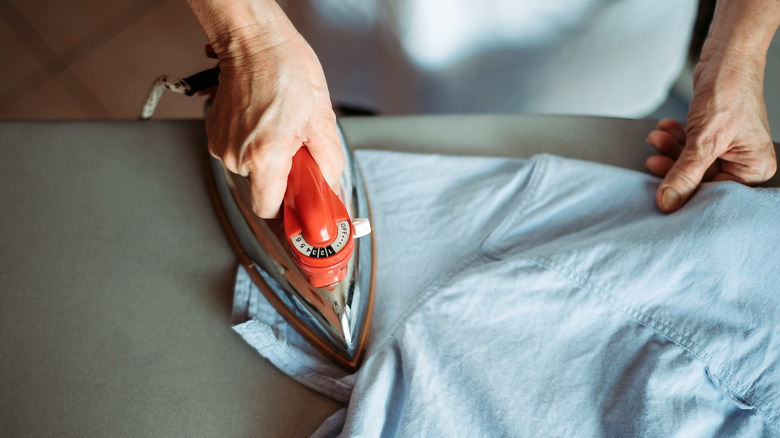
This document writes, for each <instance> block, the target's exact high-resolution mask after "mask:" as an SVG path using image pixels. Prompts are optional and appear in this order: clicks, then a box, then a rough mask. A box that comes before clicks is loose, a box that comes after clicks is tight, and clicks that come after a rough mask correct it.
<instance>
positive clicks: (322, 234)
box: [284, 146, 349, 246]
mask: <svg viewBox="0 0 780 438" xmlns="http://www.w3.org/2000/svg"><path fill="white" fill-rule="evenodd" d="M334 198H335V201H336V202H338V203H339V204H341V200H339V199H338V197H337V196H336V194H335V193H333V190H332V189H331V188H330V186H329V185H328V183H327V181H325V177H323V176H322V172H321V171H320V167H319V166H318V165H317V162H316V161H314V158H313V157H312V156H311V153H309V149H308V148H306V146H302V147H301V148H300V149H299V150H298V152H297V153H296V154H295V156H294V157H293V160H292V168H291V169H290V175H289V176H288V177H287V192H286V193H285V195H284V204H285V215H287V214H289V213H292V214H294V215H295V216H296V219H297V222H298V224H299V225H300V227H301V231H302V233H303V237H304V239H306V241H307V242H308V243H309V244H311V245H314V246H326V245H329V244H331V243H332V242H333V240H334V239H335V238H336V234H337V229H336V222H337V221H338V220H339V219H342V220H343V219H349V216H347V217H346V218H340V217H337V216H341V214H338V213H340V212H337V211H336V210H337V206H336V205H334ZM343 208H344V207H343V206H342V209H343ZM344 213H346V211H344ZM289 231H292V230H288V232H289Z"/></svg>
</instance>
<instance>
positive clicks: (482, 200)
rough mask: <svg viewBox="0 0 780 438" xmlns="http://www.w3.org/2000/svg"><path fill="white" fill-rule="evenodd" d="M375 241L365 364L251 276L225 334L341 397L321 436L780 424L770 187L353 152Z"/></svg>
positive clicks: (647, 431)
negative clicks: (296, 322) (306, 325)
mask: <svg viewBox="0 0 780 438" xmlns="http://www.w3.org/2000/svg"><path fill="white" fill-rule="evenodd" d="M358 158H359V162H360V164H361V167H362V169H363V174H364V175H365V178H366V184H367V187H368V192H369V195H370V196H371V206H372V210H373V215H374V217H373V225H374V227H373V228H374V231H373V232H374V233H376V239H377V242H378V244H377V261H378V263H379V265H378V269H377V288H376V303H375V313H374V320H373V325H372V331H371V336H370V339H369V346H368V351H367V355H366V358H365V361H364V363H363V365H362V367H361V368H360V369H359V370H358V371H357V372H356V373H354V374H346V373H345V372H344V371H341V370H340V369H339V368H338V367H336V366H335V365H333V364H331V363H329V362H328V361H327V360H326V359H324V358H323V357H322V356H320V355H319V353H317V352H316V351H314V350H313V348H312V347H310V346H309V345H308V344H306V342H305V341H303V340H302V339H301V338H300V336H298V335H297V333H295V332H294V331H293V330H292V329H291V328H289V326H288V325H287V324H286V323H285V322H284V321H283V320H282V319H281V318H280V317H279V316H278V315H277V314H276V313H275V312H274V310H273V309H272V308H271V307H270V305H268V303H267V302H265V300H264V298H263V297H262V295H261V294H260V293H259V291H258V290H257V289H256V288H255V287H254V286H253V285H252V284H251V282H250V281H249V279H248V277H247V276H246V273H245V272H243V271H242V270H240V271H239V274H238V278H237V281H236V291H235V302H234V315H244V316H243V317H240V318H238V319H237V321H236V322H238V324H236V325H235V326H234V328H235V330H236V331H237V332H238V333H239V334H240V335H241V336H243V337H244V339H246V341H247V342H249V343H250V344H251V345H252V346H253V347H255V348H256V349H257V350H258V351H259V353H260V354H261V355H263V356H264V357H266V358H268V359H269V360H270V361H271V362H273V363H274V364H275V365H276V366H277V367H279V368H280V369H281V370H282V371H284V372H285V373H287V374H289V375H290V376H292V377H293V378H295V379H296V380H298V381H299V382H301V383H303V384H304V385H306V386H308V387H310V388H313V389H315V390H316V391H319V392H321V393H323V394H325V395H327V396H330V397H333V398H334V399H336V400H339V401H342V402H345V403H347V404H348V405H347V407H345V408H344V409H343V410H341V411H339V412H337V413H336V414H334V415H333V416H332V417H331V418H329V419H328V420H327V421H326V422H325V423H324V424H323V425H322V427H321V428H320V429H319V430H318V431H317V432H316V433H315V436H337V435H339V434H340V435H341V436H434V437H436V436H441V437H451V436H578V437H584V436H619V437H622V436H648V437H656V436H679V437H689V436H696V437H702V436H722V437H740V436H744V437H757V436H758V437H760V436H767V437H769V436H778V435H780V368H778V364H780V324H778V322H777V321H778V315H780V294H778V290H780V189H764V188H748V187H745V186H742V185H739V184H736V183H731V182H722V183H705V184H703V185H702V186H701V188H700V189H699V191H698V192H697V193H696V194H695V195H694V196H693V198H692V199H691V200H690V201H689V202H688V203H687V204H686V205H685V206H684V207H683V208H682V209H681V210H680V211H678V212H676V213H673V214H670V215H664V214H662V213H660V212H659V211H658V210H657V208H656V206H655V202H654V196H655V190H656V188H657V186H658V183H659V180H658V179H657V178H655V177H652V176H648V175H645V174H642V173H639V172H634V171H629V170H625V169H619V168H615V167H609V166H605V165H600V164H594V163H589V162H583V161H576V160H569V159H563V158H559V157H553V156H548V155H541V156H536V157H533V158H531V159H529V160H514V159H501V158H474V157H445V156H436V155H422V154H419V155H418V154H402V153H395V152H380V151H360V152H358Z"/></svg>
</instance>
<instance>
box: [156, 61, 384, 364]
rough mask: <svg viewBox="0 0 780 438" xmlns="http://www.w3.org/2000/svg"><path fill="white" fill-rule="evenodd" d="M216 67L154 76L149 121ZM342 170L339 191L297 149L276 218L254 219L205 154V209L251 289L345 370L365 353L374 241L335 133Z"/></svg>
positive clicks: (350, 160) (245, 187) (353, 170)
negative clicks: (208, 195) (211, 207)
mask: <svg viewBox="0 0 780 438" xmlns="http://www.w3.org/2000/svg"><path fill="white" fill-rule="evenodd" d="M218 73H219V70H218V67H217V68H214V69H210V70H206V71H204V72H200V73H198V74H196V75H193V76H190V77H189V78H168V77H167V76H161V77H160V78H158V79H157V81H156V82H155V84H154V86H153V88H152V91H151V92H150V95H149V99H148V100H147V102H146V104H145V105H144V109H143V113H142V115H141V118H142V119H148V118H149V117H151V115H152V113H153V111H154V108H155V107H156V105H157V102H158V101H159V99H160V96H161V94H162V92H163V91H164V90H165V89H167V90H171V91H174V92H178V93H183V94H187V95H194V94H195V93H197V92H198V91H201V90H203V89H206V88H208V87H211V86H214V85H216V83H217V77H218ZM339 136H340V138H341V145H342V148H343V150H344V156H345V157H346V166H345V169H344V173H343V174H342V176H341V180H340V185H341V193H339V194H338V195H337V194H336V193H334V192H333V190H332V189H331V188H330V186H328V184H327V182H326V181H325V179H324V177H323V176H322V173H321V172H320V169H319V167H318V166H317V163H316V162H315V161H314V159H313V158H312V157H311V154H309V152H308V149H307V148H306V147H305V146H302V147H301V148H300V150H299V151H298V153H297V154H296V155H295V157H293V165H292V169H291V171H290V175H289V177H288V180H287V192H286V193H285V197H284V206H283V210H282V211H283V214H282V217H281V218H279V219H261V218H259V217H257V216H256V215H255V214H254V213H253V211H252V204H251V198H250V196H249V183H248V181H247V180H246V178H244V177H242V176H240V175H236V174H234V173H232V172H230V171H228V170H227V169H226V168H225V166H224V165H223V163H222V161H221V160H219V159H216V158H214V157H211V156H210V155H209V159H210V162H209V164H210V166H209V168H210V172H209V176H210V178H209V179H210V181H211V186H212V194H213V198H214V203H215V206H216V209H217V213H218V215H219V218H220V221H221V223H222V226H223V228H224V231H225V234H226V235H227V237H228V240H229V241H230V244H231V246H232V247H233V249H234V251H235V252H236V254H237V255H238V258H239V261H240V262H241V264H242V265H243V266H244V268H245V269H246V270H247V272H248V273H249V276H250V277H251V279H252V281H253V282H254V284H255V285H256V286H257V288H258V289H260V291H261V292H262V293H263V295H264V296H265V297H266V299H267V300H268V301H269V303H270V304H271V305H272V306H273V307H274V308H275V309H276V311H277V312H279V314H280V315H281V316H282V317H284V319H285V320H286V321H287V322H288V323H289V324H290V325H291V326H292V327H293V328H294V329H295V330H296V331H297V332H298V333H299V334H300V335H301V336H303V338H304V339H306V340H307V341H308V342H309V343H310V344H311V345H312V346H314V347H315V348H316V349H317V350H319V351H320V352H321V353H322V354H323V355H325V356H326V357H328V358H329V359H331V360H332V361H333V362H335V363H336V364H338V365H339V366H341V367H342V368H344V369H346V370H348V371H355V370H356V369H357V368H358V367H359V366H360V362H361V360H362V358H363V354H364V352H365V347H366V343H367V340H368V333H369V329H370V326H371V316H372V312H373V304H374V279H375V277H376V265H375V259H376V257H375V254H376V250H375V242H374V238H373V234H372V235H371V236H370V237H367V238H362V239H358V238H359V237H362V236H364V235H366V234H369V233H370V230H371V226H370V217H371V211H370V208H369V204H368V198H367V195H366V190H365V186H364V184H363V178H362V175H361V174H360V169H359V168H358V165H357V161H356V160H355V157H354V155H353V154H352V151H351V150H350V149H349V147H348V146H347V143H346V140H345V139H344V136H343V134H342V132H341V128H340V127H339Z"/></svg>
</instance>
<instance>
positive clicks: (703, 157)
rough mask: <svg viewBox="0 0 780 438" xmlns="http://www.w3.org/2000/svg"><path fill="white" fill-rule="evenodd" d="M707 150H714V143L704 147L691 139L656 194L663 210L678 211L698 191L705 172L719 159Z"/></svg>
mask: <svg viewBox="0 0 780 438" xmlns="http://www.w3.org/2000/svg"><path fill="white" fill-rule="evenodd" d="M707 150H712V151H714V150H715V148H714V145H713V147H712V148H703V147H702V146H701V144H700V143H699V142H695V141H689V142H688V144H686V146H685V147H684V148H683V150H682V152H681V153H680V157H679V158H677V160H676V161H675V163H674V165H673V166H672V168H671V169H669V172H667V174H666V176H665V177H664V180H663V181H662V182H661V185H660V186H659V187H658V191H657V192H656V194H655V202H656V204H658V207H659V208H660V209H661V210H662V211H664V212H665V213H672V212H674V211H677V210H678V209H679V208H680V207H682V206H683V204H685V203H686V202H687V201H688V199H689V198H690V197H691V195H693V192H695V191H696V188H697V187H698V186H699V183H701V180H702V178H703V177H704V173H705V172H706V171H707V169H708V168H709V167H710V166H711V165H712V163H714V162H715V160H716V159H717V156H715V154H714V153H710V152H708V151H707Z"/></svg>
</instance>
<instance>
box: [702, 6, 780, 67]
mask: <svg viewBox="0 0 780 438" xmlns="http://www.w3.org/2000/svg"><path fill="white" fill-rule="evenodd" d="M779 25H780V0H718V1H717V3H716V6H715V14H714V16H713V20H712V25H711V26H710V30H709V33H708V35H707V40H706V41H705V43H704V47H703V50H702V60H706V59H707V58H709V57H712V56H715V55H716V54H723V55H726V56H735V57H739V58H745V57H748V58H753V59H755V60H756V61H759V62H761V63H763V62H765V61H766V52H767V50H768V49H769V44H770V43H771V42H772V37H773V35H774V34H775V31H776V30H777V27H778V26H779Z"/></svg>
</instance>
